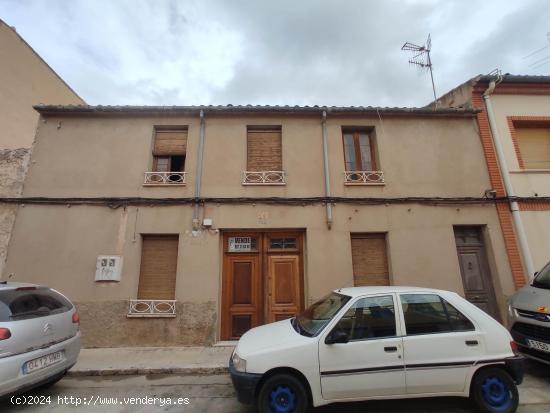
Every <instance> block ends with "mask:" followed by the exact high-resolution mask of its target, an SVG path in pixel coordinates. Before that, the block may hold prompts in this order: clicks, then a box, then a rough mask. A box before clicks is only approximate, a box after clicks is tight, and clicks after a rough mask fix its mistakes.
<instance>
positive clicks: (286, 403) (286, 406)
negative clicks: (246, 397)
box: [258, 374, 308, 413]
mask: <svg viewBox="0 0 550 413" xmlns="http://www.w3.org/2000/svg"><path fill="white" fill-rule="evenodd" d="M307 408H308V397H307V393H306V390H305V389H304V386H303V384H302V383H301V382H300V380H298V379H297V378H296V377H294V376H291V375H290V374H277V375H275V376H272V377H270V378H269V379H267V380H266V382H265V383H264V384H263V385H262V388H261V389H260V394H259V396H258V409H259V410H260V413H305V412H306V411H307Z"/></svg>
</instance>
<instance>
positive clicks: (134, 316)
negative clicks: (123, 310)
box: [126, 314, 176, 318]
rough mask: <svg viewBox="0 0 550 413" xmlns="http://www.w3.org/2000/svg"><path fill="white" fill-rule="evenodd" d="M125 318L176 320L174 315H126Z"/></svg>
mask: <svg viewBox="0 0 550 413" xmlns="http://www.w3.org/2000/svg"><path fill="white" fill-rule="evenodd" d="M126 318H176V314H126Z"/></svg>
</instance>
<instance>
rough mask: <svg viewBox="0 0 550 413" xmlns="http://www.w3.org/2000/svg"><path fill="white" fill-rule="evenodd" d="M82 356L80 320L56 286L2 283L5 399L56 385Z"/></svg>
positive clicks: (0, 379)
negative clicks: (37, 388)
mask: <svg viewBox="0 0 550 413" xmlns="http://www.w3.org/2000/svg"><path fill="white" fill-rule="evenodd" d="M79 353H80V318H79V316H78V313H77V312H76V309H75V307H74V306H73V304H72V303H71V302H70V301H69V300H68V299H67V298H66V297H65V296H63V295H62V294H60V293H59V292H57V291H55V290H52V289H51V288H48V287H44V286H38V285H33V284H22V283H8V282H6V281H2V282H0V397H2V396H5V395H8V394H11V393H15V392H20V391H25V390H29V389H31V388H34V387H38V386H42V385H46V384H51V383H55V382H56V381H58V380H60V379H61V378H62V377H63V376H64V374H65V373H66V372H67V370H69V369H70V368H71V367H72V366H73V365H74V364H75V363H76V359H77V357H78V354H79Z"/></svg>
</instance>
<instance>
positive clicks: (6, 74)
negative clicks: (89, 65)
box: [0, 20, 84, 274]
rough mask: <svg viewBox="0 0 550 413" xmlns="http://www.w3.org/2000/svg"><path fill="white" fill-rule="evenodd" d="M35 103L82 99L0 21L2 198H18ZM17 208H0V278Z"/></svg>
mask: <svg viewBox="0 0 550 413" xmlns="http://www.w3.org/2000/svg"><path fill="white" fill-rule="evenodd" d="M37 103H59V104H82V103H84V101H83V100H82V99H81V98H80V97H79V96H78V95H77V94H76V93H75V92H74V91H73V90H72V89H71V88H70V87H69V86H68V85H67V84H66V83H65V82H64V81H63V80H62V79H61V78H60V77H59V76H58V75H57V74H56V73H55V72H54V71H53V70H52V69H51V68H50V67H49V66H48V65H47V63H46V62H44V61H43V60H42V59H41V58H40V56H38V54H36V52H35V51H34V50H33V49H32V48H31V47H30V46H29V45H28V44H27V43H26V42H25V40H23V39H22V38H21V37H20V36H19V35H18V34H17V32H16V30H15V29H14V28H12V27H9V26H8V25H7V24H6V23H4V22H3V21H2V20H0V197H18V196H20V195H21V189H22V186H23V180H24V177H25V173H26V171H27V166H28V160H29V156H30V151H31V146H32V143H33V141H34V136H35V131H36V123H37V121H38V114H37V113H36V111H35V110H34V109H33V108H32V106H33V105H35V104H37ZM15 211H16V207H15V206H13V205H7V204H4V203H1V204H0V274H1V273H2V271H3V268H4V264H5V260H6V253H7V245H8V242H9V239H10V236H11V230H12V227H13V222H14V219H15Z"/></svg>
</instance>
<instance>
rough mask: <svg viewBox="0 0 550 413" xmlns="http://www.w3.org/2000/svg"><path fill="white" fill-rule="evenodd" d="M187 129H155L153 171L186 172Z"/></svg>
mask: <svg viewBox="0 0 550 413" xmlns="http://www.w3.org/2000/svg"><path fill="white" fill-rule="evenodd" d="M186 153H187V128H184V127H178V128H175V127H174V128H155V142H154V145H153V170H154V171H155V172H180V171H184V170H185V155H186Z"/></svg>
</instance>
